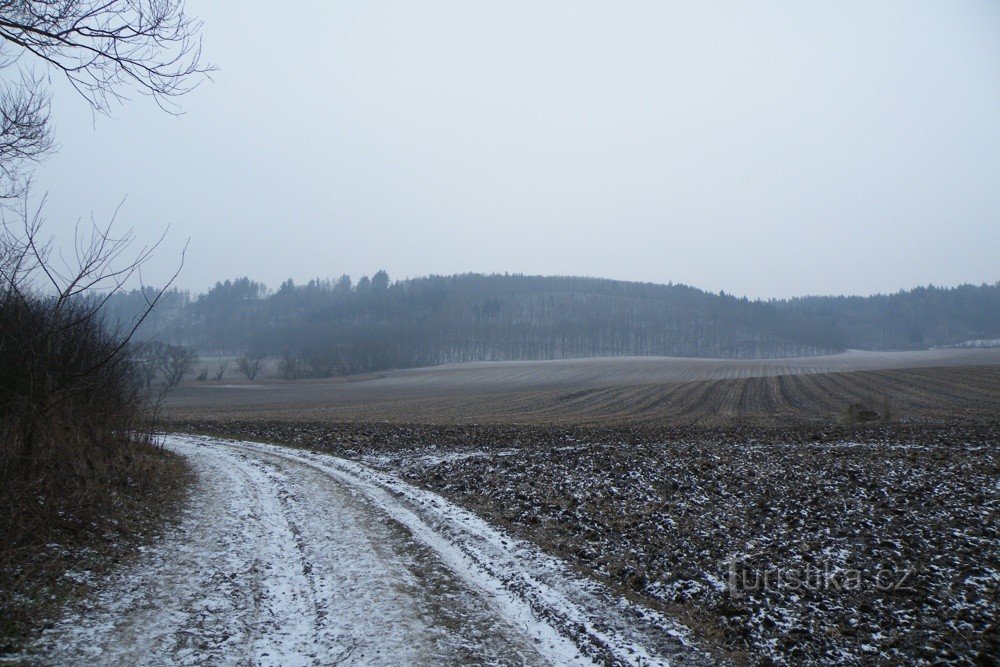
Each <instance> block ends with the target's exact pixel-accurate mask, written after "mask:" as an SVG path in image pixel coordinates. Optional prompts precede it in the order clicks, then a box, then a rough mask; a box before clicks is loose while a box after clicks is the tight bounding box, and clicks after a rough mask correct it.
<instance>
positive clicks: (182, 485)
mask: <svg viewBox="0 0 1000 667" xmlns="http://www.w3.org/2000/svg"><path fill="white" fill-rule="evenodd" d="M128 459H129V467H128V470H129V472H128V476H127V478H125V479H123V480H122V482H121V484H117V485H114V486H111V485H101V486H93V485H89V484H85V485H82V487H81V488H80V489H79V490H78V492H71V493H62V494H49V495H48V497H49V498H50V499H52V500H53V501H55V502H58V504H59V507H58V508H57V509H54V511H52V512H46V513H45V514H44V517H41V516H40V517H39V519H40V520H37V521H34V522H27V521H22V522H21V524H20V525H21V529H20V530H19V531H18V532H17V534H14V533H13V531H12V530H11V526H10V523H9V522H8V525H7V526H6V535H5V538H6V539H4V540H2V541H0V654H3V653H10V652H16V651H18V650H19V649H20V648H21V647H23V646H24V644H25V643H26V642H27V641H29V640H30V638H31V637H32V636H33V635H34V634H36V633H38V632H40V631H42V630H44V629H45V628H46V627H47V626H48V625H50V624H51V623H52V621H53V620H54V619H55V618H57V616H58V614H59V612H60V609H61V608H62V606H63V605H64V604H66V603H67V602H70V601H72V600H73V599H76V598H79V597H82V596H85V595H87V594H88V593H89V591H90V590H91V585H92V584H93V583H94V582H97V581H99V580H100V577H101V576H103V575H105V574H107V573H109V572H110V571H112V570H113V569H115V568H117V567H120V566H122V565H123V564H124V563H127V562H128V561H129V559H131V558H132V557H133V556H134V555H135V554H136V553H138V549H139V547H142V546H144V545H148V544H151V543H152V542H154V541H155V539H156V537H157V535H158V534H159V533H160V532H161V531H162V530H163V528H164V527H165V526H166V525H167V524H168V522H169V521H170V520H171V518H172V517H174V516H176V515H177V513H178V509H179V507H180V506H181V504H182V503H183V501H184V498H185V495H186V490H187V488H188V487H189V484H190V481H191V479H190V475H191V473H190V471H189V470H188V468H187V466H186V464H185V463H184V461H183V460H182V459H181V458H180V457H178V456H176V455H174V454H171V453H170V452H167V451H165V450H162V449H160V448H158V447H155V446H151V445H148V444H143V443H136V444H134V445H132V446H130V447H129V452H128ZM83 489H86V490H83ZM19 502H20V508H21V511H22V512H23V511H25V510H26V509H27V507H26V506H27V505H28V504H29V503H30V500H29V499H25V498H22V499H21V500H20V501H19ZM53 515H54V516H55V517H57V518H56V519H53V518H52V517H53Z"/></svg>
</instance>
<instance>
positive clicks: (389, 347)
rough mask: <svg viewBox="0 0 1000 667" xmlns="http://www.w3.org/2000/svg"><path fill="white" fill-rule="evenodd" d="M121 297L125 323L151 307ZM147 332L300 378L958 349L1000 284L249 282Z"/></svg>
mask: <svg viewBox="0 0 1000 667" xmlns="http://www.w3.org/2000/svg"><path fill="white" fill-rule="evenodd" d="M145 298H146V297H145V296H144V295H143V294H142V293H140V292H137V291H136V292H131V293H125V294H121V295H118V297H117V298H116V299H115V300H114V301H113V302H112V304H111V309H112V316H113V317H115V318H118V319H119V320H121V321H128V320H130V319H131V318H133V317H135V315H136V314H137V313H138V312H140V311H141V309H142V306H143V305H144V303H145ZM139 335H140V337H143V338H156V339H159V340H162V341H164V342H170V343H177V344H184V345H188V346H192V347H195V348H197V349H198V350H200V351H202V352H209V353H210V352H220V353H224V354H230V355H233V354H238V353H239V352H241V351H243V350H247V349H250V350H259V351H261V352H266V353H268V354H273V355H285V362H286V367H285V368H286V370H287V371H288V372H289V374H290V375H297V374H310V375H319V376H327V375H333V374H345V373H354V372H364V371H370V370H379V369H385V368H402V367H409V366H419V365H433V364H438V363H446V362H456V361H484V360H518V359H555V358H568V357H585V356H620V355H629V356H631V355H657V356H660V355H662V356H691V357H733V358H764V357H783V356H803V355H813V354H825V353H830V352H838V351H841V350H844V349H848V348H857V349H870V350H885V349H917V348H924V347H931V346H942V345H955V344H961V343H963V342H965V341H971V340H983V339H987V340H988V339H996V338H1000V283H997V284H993V285H985V284H984V285H979V286H974V285H963V286H960V287H955V288H937V287H918V288H915V289H912V290H908V291H903V292H898V293H896V294H891V295H877V296H872V297H843V296H838V297H806V298H796V299H788V300H768V301H761V300H756V301H750V300H748V299H746V298H737V297H734V296H731V295H728V294H725V293H722V292H720V293H718V294H714V293H710V292H705V291H703V290H699V289H696V288H694V287H689V286H686V285H674V284H670V285H656V284H651V283H635V282H624V281H617V280H603V279H596V278H575V277H544V276H524V275H507V274H503V275H499V274H493V275H483V274H474V273H470V274H462V275H454V276H430V277H426V278H414V279H408V280H400V281H396V282H392V281H391V280H390V279H389V276H388V275H387V274H386V273H385V272H384V271H379V272H378V273H376V274H375V275H374V276H372V277H371V278H368V277H363V278H362V279H361V280H360V281H358V282H357V283H356V284H354V283H352V282H351V280H350V278H348V277H347V276H343V277H341V278H340V279H338V280H312V281H310V282H309V283H307V284H305V285H295V284H293V283H292V281H290V280H289V281H286V282H285V283H284V284H282V285H281V286H280V288H279V289H277V290H275V291H270V290H268V289H267V288H266V287H265V286H264V285H263V284H261V283H257V282H254V281H252V280H250V279H248V278H240V279H238V280H234V281H229V280H227V281H225V282H220V283H217V284H216V285H215V286H214V287H213V288H212V289H210V290H209V291H208V292H207V293H205V294H200V295H197V296H196V297H192V296H191V295H190V294H188V293H186V292H182V291H178V290H174V291H172V292H170V293H168V294H167V298H166V299H164V301H163V304H162V306H161V307H160V308H158V310H157V311H156V312H155V313H154V314H153V315H152V316H151V317H150V318H149V319H147V321H146V322H144V324H143V326H142V327H141V329H140V331H139Z"/></svg>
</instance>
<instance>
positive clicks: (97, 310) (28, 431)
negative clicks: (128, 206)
mask: <svg viewBox="0 0 1000 667" xmlns="http://www.w3.org/2000/svg"><path fill="white" fill-rule="evenodd" d="M21 217H22V224H23V232H21V233H17V232H15V231H14V228H13V225H12V223H11V221H10V220H8V219H3V220H2V225H0V302H2V305H3V308H2V309H0V311H2V313H3V316H4V317H5V318H6V319H7V321H6V322H5V326H4V327H3V328H2V335H0V352H3V353H4V355H5V356H4V363H3V364H0V403H2V404H3V405H4V406H5V407H6V408H8V409H14V410H16V413H17V414H18V415H19V418H18V421H19V422H20V423H21V424H22V428H23V429H24V431H23V435H22V436H21V443H22V449H21V452H20V453H19V455H18V457H17V458H18V459H19V460H22V461H27V460H30V459H31V456H32V451H33V449H34V446H35V443H36V441H37V440H38V438H39V434H40V433H41V432H42V431H44V430H45V429H46V428H47V426H46V424H47V423H48V421H49V419H50V416H51V415H52V414H53V413H54V412H55V411H56V410H57V409H61V406H65V405H67V404H71V403H72V402H73V401H75V400H77V399H78V397H81V396H87V395H93V394H94V393H95V392H99V391H102V390H103V389H102V387H104V386H105V385H107V384H108V383H109V379H108V378H109V377H111V378H120V377H124V376H126V375H127V376H130V377H133V378H134V379H135V380H136V384H137V385H138V384H140V383H141V382H142V380H143V377H142V376H143V375H145V371H142V370H140V371H138V372H137V371H136V368H135V365H134V364H133V357H132V351H133V350H132V345H131V344H130V340H131V337H132V335H133V334H134V333H135V331H136V329H137V328H138V327H139V326H140V324H141V323H142V321H143V320H144V319H145V318H146V317H147V316H148V314H149V312H150V311H151V310H152V309H153V308H154V307H155V306H156V304H157V303H158V302H159V300H160V299H161V298H162V296H163V294H164V293H165V290H163V289H161V290H159V291H158V292H156V293H154V294H153V295H152V298H151V299H150V300H149V301H148V302H147V309H146V310H145V311H144V312H143V313H142V314H140V316H139V317H137V318H136V320H135V321H133V322H130V323H126V324H124V325H123V324H121V323H119V325H118V327H117V329H114V330H109V329H108V328H107V326H106V324H107V323H106V322H105V321H104V319H103V310H102V309H103V307H104V305H105V304H106V303H107V301H108V300H109V299H110V298H111V297H112V295H114V294H115V293H117V292H118V291H120V290H121V289H122V288H123V286H124V284H125V283H126V282H127V281H128V280H130V278H131V277H132V276H134V275H136V274H137V273H138V272H139V270H140V268H141V266H142V264H143V263H144V262H145V261H146V260H147V259H148V258H149V257H150V255H151V254H152V252H153V250H154V249H155V245H154V246H152V247H149V246H147V247H143V248H141V249H140V250H139V251H138V252H136V253H135V254H134V255H132V256H131V257H129V251H130V249H131V246H132V242H133V236H132V234H131V232H129V233H126V234H125V235H124V236H122V237H118V238H116V237H113V236H112V235H111V233H110V226H105V227H100V226H95V227H94V228H93V230H92V231H91V232H90V233H89V234H83V233H80V232H79V230H78V233H77V239H76V246H75V253H74V254H75V257H74V258H73V259H72V260H68V259H65V258H64V257H63V256H62V255H59V261H57V260H56V259H55V258H54V257H53V256H52V246H51V243H50V242H47V241H45V240H44V239H42V237H41V226H42V218H41V209H40V208H39V209H37V210H31V209H29V208H28V207H27V204H25V205H24V207H22V209H21ZM178 271H179V269H178ZM176 275H177V274H176V273H175V274H174V277H176ZM172 281H173V278H171V281H170V282H172ZM95 340H100V341H102V342H101V344H99V345H97V344H93V343H92V341H95ZM83 350H89V352H88V353H86V354H84V353H83ZM152 367H153V369H154V370H153V371H152V372H153V373H154V374H155V372H156V371H155V368H156V364H155V363H154V364H153V366H152ZM115 381H117V380H115ZM130 400H131V399H130ZM133 409H134V410H135V411H136V414H137V415H139V414H140V413H142V412H143V410H144V407H143V406H142V405H139V404H136V405H134V406H133Z"/></svg>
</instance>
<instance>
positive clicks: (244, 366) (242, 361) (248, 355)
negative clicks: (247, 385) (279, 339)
mask: <svg viewBox="0 0 1000 667" xmlns="http://www.w3.org/2000/svg"><path fill="white" fill-rule="evenodd" d="M263 364H264V354H263V353H262V352H249V351H248V352H244V353H243V354H242V355H240V357H239V358H238V359H237V360H236V367H237V368H238V369H239V371H240V373H243V375H245V376H246V378H247V380H249V381H250V382H253V381H254V378H256V377H257V374H258V373H260V369H261V366H263Z"/></svg>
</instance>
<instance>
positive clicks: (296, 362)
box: [278, 352, 305, 380]
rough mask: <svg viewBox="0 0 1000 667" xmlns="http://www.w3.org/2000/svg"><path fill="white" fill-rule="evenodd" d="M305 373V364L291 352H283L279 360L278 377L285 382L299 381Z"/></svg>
mask: <svg viewBox="0 0 1000 667" xmlns="http://www.w3.org/2000/svg"><path fill="white" fill-rule="evenodd" d="M304 371H305V364H304V363H303V361H302V360H301V359H299V358H298V357H297V356H295V355H294V354H292V353H291V352H283V353H282V354H281V359H279V360H278V376H279V377H281V378H283V379H285V380H298V379H299V378H300V377H302V375H303V373H304Z"/></svg>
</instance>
